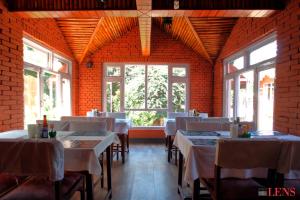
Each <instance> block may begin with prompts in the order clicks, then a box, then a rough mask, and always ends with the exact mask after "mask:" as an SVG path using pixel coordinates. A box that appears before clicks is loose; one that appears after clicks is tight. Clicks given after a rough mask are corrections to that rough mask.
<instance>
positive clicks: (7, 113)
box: [0, 0, 78, 131]
mask: <svg viewBox="0 0 300 200" xmlns="http://www.w3.org/2000/svg"><path fill="white" fill-rule="evenodd" d="M23 31H24V32H23ZM25 32H27V33H26V34H27V35H28V34H29V35H30V36H31V37H34V38H35V39H37V40H38V41H40V42H42V43H44V44H46V45H47V46H48V47H51V48H52V49H55V50H57V51H59V52H60V53H62V54H64V55H65V56H68V57H69V58H71V59H72V58H73V56H72V54H71V51H70V50H69V48H68V46H67V44H66V42H65V40H64V38H63V36H62V34H61V32H60V31H59V30H58V28H57V26H56V24H55V21H54V20H53V19H44V20H33V19H26V20H25V19H20V18H18V17H15V16H14V15H12V14H11V13H8V12H7V10H6V8H5V6H4V5H3V1H2V0H1V1H0V131H5V130H11V129H20V128H23V118H24V113H23V112H24V106H23V104H24V102H23V87H24V86H23V85H24V83H23V42H22V38H23V34H24V33H25ZM75 71H76V65H75ZM75 78H76V76H75ZM77 78H78V76H77ZM75 85H76V84H75ZM75 91H76V90H75ZM74 105H75V106H76V102H75V103H74ZM74 110H75V111H76V107H74Z"/></svg>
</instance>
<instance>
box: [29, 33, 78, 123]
mask: <svg viewBox="0 0 300 200" xmlns="http://www.w3.org/2000/svg"><path fill="white" fill-rule="evenodd" d="M23 44H26V45H28V46H30V47H32V48H34V49H37V50H39V51H43V52H46V53H47V54H48V62H47V66H46V67H42V66H38V65H35V64H32V63H28V62H25V61H24V59H23V62H24V64H23V65H24V67H23V70H25V69H28V70H31V71H35V72H37V74H38V82H39V85H38V87H39V90H38V96H39V97H38V98H39V99H38V100H39V105H38V106H39V117H40V118H41V114H42V100H41V98H42V92H43V91H42V90H43V87H44V86H43V81H42V79H41V77H42V74H43V73H44V72H48V73H51V74H55V75H56V76H57V82H56V83H57V88H58V91H57V92H56V94H57V102H56V103H57V105H58V106H60V107H61V106H62V105H63V99H62V97H63V94H62V92H63V91H62V81H63V79H68V80H69V81H70V108H69V109H70V115H72V114H73V113H72V62H71V61H70V60H69V59H68V58H67V57H65V56H63V55H61V54H59V53H58V52H57V51H55V50H53V49H50V48H47V47H45V46H44V45H43V44H41V43H39V42H38V41H36V40H34V39H32V38H29V37H27V36H24V37H23ZM54 58H58V59H59V60H62V61H64V62H66V63H67V65H68V73H64V72H56V71H54V70H53V63H54ZM23 74H24V73H23ZM24 117H25V115H24ZM25 128H26V127H25Z"/></svg>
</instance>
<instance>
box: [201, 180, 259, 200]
mask: <svg viewBox="0 0 300 200" xmlns="http://www.w3.org/2000/svg"><path fill="white" fill-rule="evenodd" d="M201 181H202V182H203V184H204V185H205V186H206V187H207V188H208V190H209V192H210V193H211V194H212V196H213V197H214V199H215V197H216V193H215V189H214V187H215V179H213V178H210V179H201ZM258 188H262V186H261V185H260V184H258V183H257V182H255V181H254V180H252V179H238V178H224V179H222V180H221V182H220V194H221V195H220V196H221V197H220V198H221V199H226V200H227V199H228V200H235V199H244V200H246V199H249V200H250V199H258Z"/></svg>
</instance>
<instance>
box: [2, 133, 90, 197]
mask: <svg viewBox="0 0 300 200" xmlns="http://www.w3.org/2000/svg"><path fill="white" fill-rule="evenodd" d="M0 152H1V153H0V163H1V172H5V173H8V174H11V175H16V176H28V177H29V178H28V179H27V180H26V181H25V182H24V183H22V184H20V185H18V187H16V188H15V189H13V190H11V191H9V192H8V193H7V194H5V195H4V196H3V197H2V198H1V199H3V200H14V199H20V200H23V199H26V200H27V199H28V200H29V199H30V200H44V199H51V200H52V199H55V200H57V199H58V200H60V199H70V198H71V197H72V196H73V195H74V193H75V192H76V191H79V192H80V194H81V199H83V200H84V199H85V191H84V176H83V175H81V174H80V173H73V172H66V173H65V172H64V147H63V145H62V144H61V142H59V141H57V140H45V139H41V140H33V139H26V140H16V141H15V140H2V141H0ZM4 163H5V165H4Z"/></svg>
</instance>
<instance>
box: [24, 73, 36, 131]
mask: <svg viewBox="0 0 300 200" xmlns="http://www.w3.org/2000/svg"><path fill="white" fill-rule="evenodd" d="M39 111H40V106H39V78H38V73H37V72H35V71H31V70H28V69H25V70H24V113H25V120H24V124H25V125H24V127H25V128H27V124H35V123H36V120H37V119H39V118H40V115H39Z"/></svg>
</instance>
